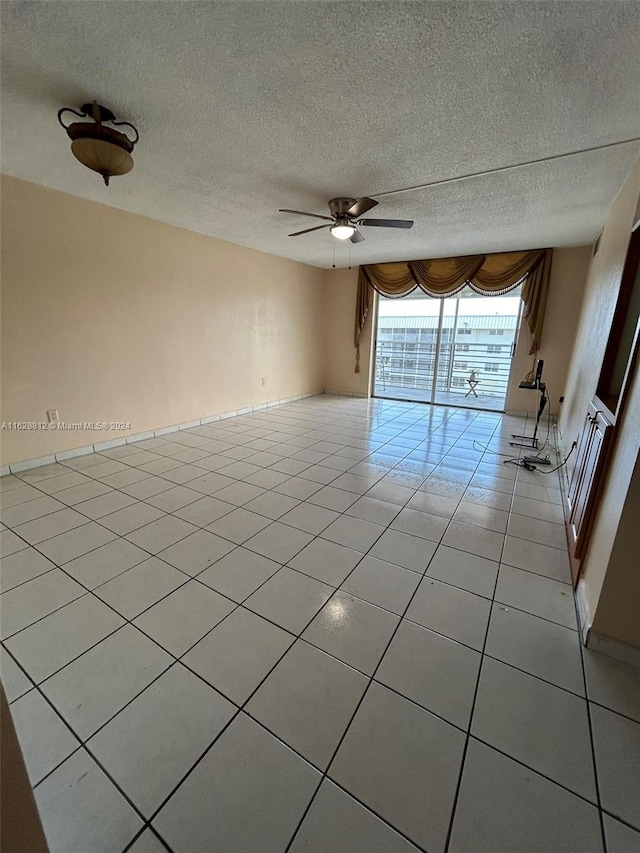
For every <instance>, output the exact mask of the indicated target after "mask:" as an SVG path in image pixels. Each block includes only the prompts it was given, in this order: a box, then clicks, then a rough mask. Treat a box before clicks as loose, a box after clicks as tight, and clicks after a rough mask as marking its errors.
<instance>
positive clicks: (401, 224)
mask: <svg viewBox="0 0 640 853" xmlns="http://www.w3.org/2000/svg"><path fill="white" fill-rule="evenodd" d="M358 225H377V226H378V228H413V219H359V220H358Z"/></svg>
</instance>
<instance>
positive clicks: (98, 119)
mask: <svg viewBox="0 0 640 853" xmlns="http://www.w3.org/2000/svg"><path fill="white" fill-rule="evenodd" d="M80 109H81V111H80V112H77V111H76V110H72V109H71V108H70V107H64V108H63V109H61V110H60V111H59V112H58V121H59V122H60V124H61V125H62V127H63V128H64V129H65V130H66V132H67V136H68V137H69V138H70V139H71V153H72V154H73V156H74V157H75V158H76V160H79V162H80V163H82V165H83V166H86V167H87V168H88V169H91V170H92V171H94V172H98V174H100V175H102V178H103V180H104V182H105V184H106V185H107V186H109V179H110V178H112V177H113V176H117V175H126V174H127V172H130V171H131V170H132V169H133V157H132V156H131V153H132V152H133V149H134V147H135V144H136V142H137V141H138V139H139V136H138V131H137V130H136V128H135V127H134V126H133V125H132V124H130V123H129V122H126V121H116V120H115V119H116V117H115V115H114V114H113V113H112V112H111V110H108V109H107V108H106V107H103V106H100V104H98V103H97V102H96V101H94V102H93V103H92V104H84V105H83V106H82V107H81V108H80ZM66 112H71V113H73V114H74V115H76V116H78V117H79V118H85V117H89V118H91V119H93V122H87V121H80V122H78V121H76V122H73V123H72V124H70V125H65V124H64V122H63V121H62V114H63V113H66ZM105 122H109V123H110V124H112V125H115V126H117V127H128V128H131V130H132V131H133V132H134V133H135V139H131V138H130V137H129V136H127V135H126V134H125V133H122V132H121V131H119V130H115V128H113V127H105V124H104V123H105Z"/></svg>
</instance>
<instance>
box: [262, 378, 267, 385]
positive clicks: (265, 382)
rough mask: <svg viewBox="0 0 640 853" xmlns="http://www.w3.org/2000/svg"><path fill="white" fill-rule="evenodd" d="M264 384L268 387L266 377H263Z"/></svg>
mask: <svg viewBox="0 0 640 853" xmlns="http://www.w3.org/2000/svg"><path fill="white" fill-rule="evenodd" d="M262 384H263V385H266V384H267V377H266V376H263V377H262Z"/></svg>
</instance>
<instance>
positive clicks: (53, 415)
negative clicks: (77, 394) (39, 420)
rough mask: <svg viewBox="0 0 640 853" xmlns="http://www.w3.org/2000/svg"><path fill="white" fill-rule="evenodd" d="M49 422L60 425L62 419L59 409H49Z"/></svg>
mask: <svg viewBox="0 0 640 853" xmlns="http://www.w3.org/2000/svg"><path fill="white" fill-rule="evenodd" d="M47 422H48V423H50V424H59V423H60V417H59V415H58V410H57V409H47Z"/></svg>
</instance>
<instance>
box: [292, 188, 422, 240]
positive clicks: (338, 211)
mask: <svg viewBox="0 0 640 853" xmlns="http://www.w3.org/2000/svg"><path fill="white" fill-rule="evenodd" d="M376 204H378V202H377V201H376V200H375V199H373V198H367V197H366V196H364V197H363V198H332V199H331V201H330V202H329V211H330V212H331V216H322V215H321V214H319V213H306V212H305V211H304V210H289V209H287V208H284V209H281V210H280V211H279V212H280V213H297V214H299V215H300V216H313V217H314V218H315V219H326V220H327V221H328V223H329V224H328V225H316V226H315V227H314V228H305V229H304V230H303V231H294V233H293V234H289V237H299V236H300V234H309V232H311V231H320V230H321V229H322V228H328V229H329V230H330V231H331V233H332V234H333V236H334V237H337V238H338V240H351V242H352V243H362V241H363V240H364V237H363V236H362V234H361V233H360V231H358V225H364V226H369V225H374V226H376V227H378V228H412V227H413V220H412V219H360V218H359V217H361V216H362V214H363V213H367V211H369V210H371V208H372V207H375V206H376Z"/></svg>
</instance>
